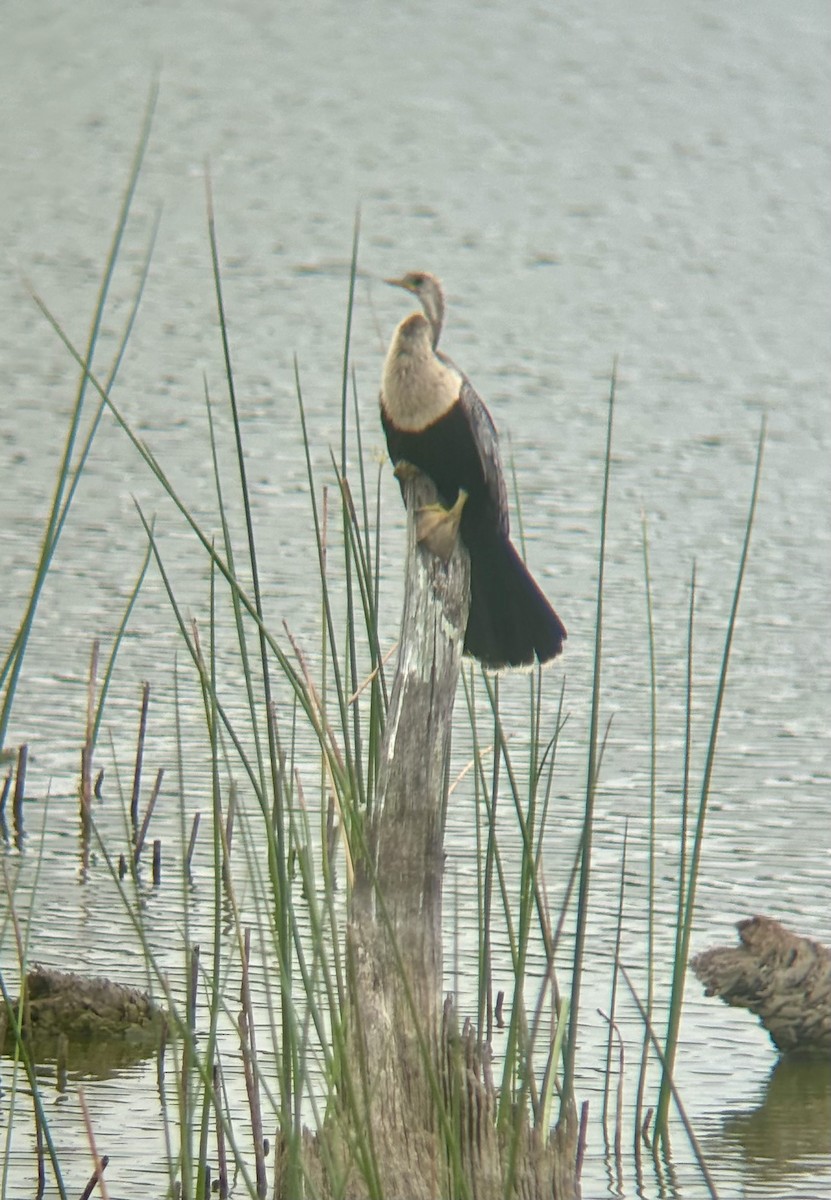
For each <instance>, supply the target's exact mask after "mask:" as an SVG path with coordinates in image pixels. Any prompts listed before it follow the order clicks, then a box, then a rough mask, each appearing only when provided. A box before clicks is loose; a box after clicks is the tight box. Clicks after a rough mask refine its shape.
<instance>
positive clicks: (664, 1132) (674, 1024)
mask: <svg viewBox="0 0 831 1200" xmlns="http://www.w3.org/2000/svg"><path fill="white" fill-rule="evenodd" d="M766 428H767V423H766V421H765V420H763V421H762V427H761V430H760V432H759V442H758V446H757V450H756V466H755V470H754V473H753V488H752V491H751V496H750V507H749V510H748V514H747V521H746V523H745V531H744V540H743V542H742V550H741V556H740V558H739V569H738V573H737V576H736V584H735V587H734V589H733V600H732V604H731V607H730V616H729V618H728V621H727V632H726V635H725V639H724V651H723V654H722V659H721V670H720V672H719V679H718V686H717V688H716V698H715V703H714V705H713V716H712V720H711V723H710V736H709V741H708V743H707V757H706V759H705V763H704V775H703V778H702V781H701V798H700V803H699V806H698V818H697V821H696V828H695V835H694V837H693V846H692V854H691V858H690V866H689V873H688V876H687V895H686V903H685V907H684V923H683V929H682V933H681V944H680V946H679V948H678V951H677V953H676V959H675V969H674V975H673V986H672V995H671V999H670V1011H669V1020H668V1025H667V1037H666V1046H665V1050H664V1054H663V1056H662V1063H663V1066H664V1069H663V1073H662V1076H661V1088H660V1092H659V1096H658V1106H657V1110H656V1114H655V1140H656V1143H657V1142H659V1141H665V1140H666V1139H667V1137H668V1112H669V1096H670V1090H671V1087H672V1071H673V1067H674V1065H675V1053H676V1050H677V1047H678V1030H679V1027H680V1023H681V1008H682V1005H683V1001H684V984H685V980H686V964H687V960H688V958H689V953H690V938H691V935H692V924H693V916H694V909H695V893H696V885H697V882H698V872H699V868H700V865H701V853H702V848H703V844H704V825H705V821H706V817H707V801H708V798H709V795H710V783H711V781H712V777H713V767H714V765H715V758H716V743H717V741H718V732H719V724H720V721H721V710H722V705H723V703H724V693H725V690H726V688H727V674H728V668H729V665H730V651H731V648H732V645H733V634H734V632H735V629H736V620H737V617H738V612H739V600H740V598H741V592H742V583H743V581H744V573H745V568H746V566H747V557H748V553H749V550H750V536H751V533H752V531H753V521H754V517H755V515H756V502H757V499H758V496H759V482H760V480H761V475H762V462H763V459H764V448H765V437H766Z"/></svg>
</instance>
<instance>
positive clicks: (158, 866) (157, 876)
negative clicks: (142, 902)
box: [153, 838, 162, 887]
mask: <svg viewBox="0 0 831 1200" xmlns="http://www.w3.org/2000/svg"><path fill="white" fill-rule="evenodd" d="M161 881H162V839H161V838H156V839H155V841H154V842H153V886H154V887H158V886H159V884H160V883H161Z"/></svg>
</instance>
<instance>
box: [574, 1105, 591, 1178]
mask: <svg viewBox="0 0 831 1200" xmlns="http://www.w3.org/2000/svg"><path fill="white" fill-rule="evenodd" d="M588 1125H589V1102H588V1100H584V1101H583V1103H582V1104H581V1105H580V1132H579V1134H578V1135H577V1160H576V1162H575V1165H574V1175H575V1178H577V1179H579V1178H580V1176H581V1175H582V1174H583V1158H584V1157H585V1154H586V1130H587V1129H588Z"/></svg>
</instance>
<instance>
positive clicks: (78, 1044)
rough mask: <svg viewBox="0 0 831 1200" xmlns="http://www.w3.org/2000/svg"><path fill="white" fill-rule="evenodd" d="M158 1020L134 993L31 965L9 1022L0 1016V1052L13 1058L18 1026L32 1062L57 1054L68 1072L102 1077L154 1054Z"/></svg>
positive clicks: (98, 980) (150, 1003)
mask: <svg viewBox="0 0 831 1200" xmlns="http://www.w3.org/2000/svg"><path fill="white" fill-rule="evenodd" d="M21 1000H22V1001H23V1015H22V1020H21V1018H20V1006H21ZM164 1019H165V1018H164V1014H163V1013H162V1011H161V1010H160V1009H159V1008H157V1007H156V1005H155V1004H154V1003H153V1001H152V1000H151V999H150V997H149V996H148V995H147V993H146V992H143V991H140V990H139V989H138V988H132V987H126V986H125V985H124V984H121V983H114V982H113V981H112V980H111V979H106V978H104V977H103V976H99V977H92V976H87V975H77V974H75V972H73V971H54V970H50V969H49V968H47V967H42V966H38V965H36V966H33V967H32V969H31V970H30V971H29V972H28V973H27V975H26V987H25V990H24V993H23V996H22V997H21V998H20V999H18V1001H17V1003H15V1004H14V1005H13V1006H12V1011H11V1017H10V1018H9V1017H8V1016H7V1014H5V1013H3V1014H2V1015H0V1051H2V1052H4V1053H6V1054H11V1053H13V1050H14V1041H15V1028H16V1027H17V1025H18V1024H19V1025H20V1027H21V1029H22V1036H23V1039H24V1041H25V1043H26V1045H27V1048H28V1049H29V1052H30V1053H31V1054H32V1056H33V1057H34V1059H35V1060H36V1061H37V1062H49V1061H53V1060H55V1059H57V1058H59V1057H60V1056H61V1053H62V1054H63V1055H64V1056H65V1057H66V1059H67V1064H68V1066H69V1068H70V1069H71V1070H86V1071H88V1072H89V1073H90V1074H99V1073H100V1074H104V1073H106V1072H108V1071H111V1070H112V1069H113V1068H114V1067H123V1066H126V1065H128V1064H130V1063H132V1062H139V1061H140V1060H141V1059H143V1058H147V1057H149V1056H150V1055H152V1054H154V1053H155V1052H156V1051H157V1050H158V1047H159V1040H160V1037H161V1033H162V1026H163V1023H164ZM61 1045H63V1051H61V1049H60V1048H61Z"/></svg>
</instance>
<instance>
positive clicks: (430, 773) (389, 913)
mask: <svg viewBox="0 0 831 1200" xmlns="http://www.w3.org/2000/svg"><path fill="white" fill-rule="evenodd" d="M404 497H405V501H406V504H407V512H408V521H407V568H406V587H405V598H404V613H403V617H402V623H401V641H400V645H399V651H398V665H397V669H396V674H395V680H394V683H393V689H392V695H391V698H390V707H389V712H388V715H387V724H386V728H385V734H384V742H383V746H382V750H381V765H380V770H379V779H378V788H377V795H376V798H375V805H374V810H373V813H372V819H371V822H370V826H369V829H368V836H367V846H366V849H367V854H366V856H365V859H364V861H363V862H359V863H358V864H357V865H356V873H355V886H354V889H353V903H352V908H351V912H350V919H349V928H348V934H347V936H348V956H349V991H350V1013H349V1019H348V1037H349V1051H348V1057H349V1060H350V1069H351V1073H352V1077H353V1079H357V1080H359V1081H360V1087H361V1092H362V1107H363V1110H364V1112H365V1113H366V1119H367V1121H368V1123H369V1126H370V1128H371V1142H372V1146H373V1151H374V1159H375V1163H376V1170H377V1180H376V1183H377V1185H378V1187H379V1188H380V1190H381V1192H382V1194H383V1195H384V1196H386V1197H390V1198H391V1200H403V1198H405V1197H406V1200H422V1198H424V1200H428V1198H429V1200H436V1198H437V1197H440V1198H442V1200H444V1198H448V1200H449V1198H450V1197H455V1196H457V1195H459V1196H470V1197H476V1200H497V1197H498V1198H500V1200H501V1198H502V1197H503V1196H504V1195H505V1180H506V1178H507V1177H508V1174H510V1176H511V1178H512V1180H513V1183H512V1185H511V1186H510V1192H511V1194H512V1195H515V1196H522V1197H523V1198H524V1200H541V1198H542V1197H543V1196H545V1197H547V1198H549V1200H574V1198H575V1197H577V1196H578V1195H579V1187H578V1184H577V1180H576V1168H575V1161H576V1142H577V1121H576V1116H575V1115H574V1114H572V1118H573V1119H571V1120H569V1121H567V1122H565V1124H564V1125H563V1126H562V1127H561V1128H560V1129H559V1130H558V1131H557V1133H556V1134H555V1135H553V1136H549V1133H548V1131H547V1130H536V1129H534V1128H533V1127H531V1125H530V1121H529V1120H528V1118H527V1115H526V1116H525V1117H524V1118H523V1119H521V1120H520V1122H519V1132H518V1134H517V1135H516V1137H517V1140H516V1141H513V1136H514V1135H513V1134H511V1133H508V1135H507V1136H506V1135H505V1134H504V1133H500V1131H499V1130H498V1129H497V1127H496V1123H495V1119H494V1118H495V1113H496V1093H495V1090H494V1087H493V1082H492V1079H491V1075H490V1047H488V1046H485V1045H482V1043H481V1042H480V1041H479V1038H478V1035H477V1034H476V1031H475V1030H469V1029H468V1028H466V1029H465V1031H464V1033H463V1034H461V1035H460V1034H459V1032H458V1029H457V1024H456V1014H455V1012H454V1010H453V1003H452V1001H451V1000H448V1001H447V1002H446V1003H444V1004H443V1003H442V928H441V918H442V875H443V868H444V849H443V836H444V812H445V802H446V795H447V786H448V778H449V776H448V770H449V755H450V734H451V725H452V715H453V704H454V700H455V695H456V688H457V683H458V677H459V671H460V667H461V659H462V649H463V644H464V634H465V626H466V623H467V614H468V605H469V563H468V556H467V552H466V550H465V549H464V547H463V545H461V543H458V544H457V545H456V547H455V549H454V550H453V552H452V554H451V555H450V557H449V559H448V561H447V562H445V561H443V559H442V558H440V557H437V556H436V555H434V554H432V553H431V552H430V551H429V550H427V549H425V548H424V547H422V546H420V545H419V544H418V542H417V538H416V519H415V514H416V512H417V511H418V509H419V508H421V507H422V506H425V505H429V504H432V503H434V502H435V500H436V492H435V489H434V487H433V484H432V483H431V482H430V480H428V479H427V478H425V477H424V476H422V475H419V474H415V475H413V476H412V477H408V478H407V480H406V482H405V484H404ZM448 1136H449V1140H448ZM451 1143H452V1144H453V1145H454V1146H455V1151H453V1152H452V1153H449V1152H448V1145H449V1144H451ZM509 1160H510V1161H511V1166H510V1168H508V1167H507V1163H508V1161H509ZM356 1176H357V1173H356ZM356 1176H353V1183H354V1188H353V1187H349V1188H348V1189H347V1195H348V1196H349V1197H350V1200H351V1198H352V1197H357V1196H362V1195H365V1194H366V1190H367V1189H366V1188H365V1185H364V1184H363V1183H362V1181H360V1180H358V1179H357V1177H356Z"/></svg>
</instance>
